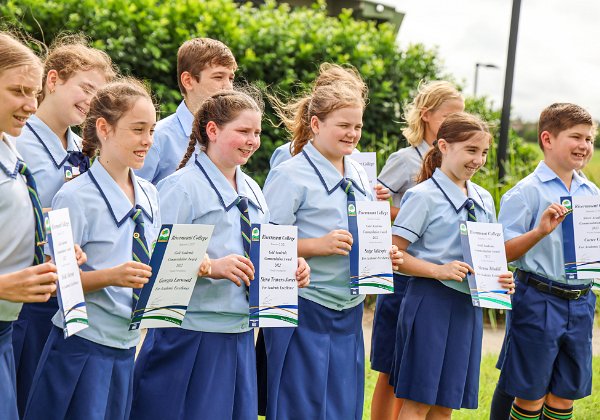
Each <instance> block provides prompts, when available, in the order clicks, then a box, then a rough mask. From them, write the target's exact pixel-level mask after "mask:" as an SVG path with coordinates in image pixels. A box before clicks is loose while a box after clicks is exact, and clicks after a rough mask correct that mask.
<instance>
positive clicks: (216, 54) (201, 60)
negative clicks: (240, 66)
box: [177, 38, 237, 95]
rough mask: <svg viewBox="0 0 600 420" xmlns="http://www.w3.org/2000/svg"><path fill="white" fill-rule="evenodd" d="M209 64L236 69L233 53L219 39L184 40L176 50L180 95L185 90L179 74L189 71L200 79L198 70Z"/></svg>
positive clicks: (184, 92) (197, 79)
mask: <svg viewBox="0 0 600 420" xmlns="http://www.w3.org/2000/svg"><path fill="white" fill-rule="evenodd" d="M209 66H223V67H227V68H230V69H232V70H234V71H235V70H236V69H237V63H236V61H235V57H234V56H233V53H232V52H231V50H230V49H229V47H227V45H225V44H223V43H222V42H221V41H217V40H216V39H211V38H193V39H190V40H188V41H185V42H184V43H183V44H181V46H180V47H179V50H178V51H177V84H178V85H179V91H180V92H181V94H182V95H185V94H186V93H187V92H186V90H185V87H183V85H182V84H181V74H182V73H183V72H185V71H187V72H189V73H190V74H191V75H192V76H193V77H194V78H195V79H196V81H200V72H201V71H202V70H204V69H205V68H207V67H209Z"/></svg>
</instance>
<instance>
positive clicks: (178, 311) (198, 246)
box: [129, 225, 214, 330]
mask: <svg viewBox="0 0 600 420" xmlns="http://www.w3.org/2000/svg"><path fill="white" fill-rule="evenodd" d="M213 228H214V226H212V225H163V226H162V228H161V229H160V234H159V235H158V239H157V240H156V245H155V246H154V250H153V251H152V258H151V259H150V266H152V276H151V277H150V281H149V282H148V283H147V284H146V285H145V286H144V288H143V289H142V292H141V293H140V298H139V300H138V302H137V305H136V307H135V310H134V311H133V315H132V319H131V325H130V326H129V329H130V330H134V329H138V328H169V327H179V326H180V325H181V323H182V322H183V318H184V317H185V313H186V311H187V308H188V304H189V303H190V299H191V297H192V292H193V291H194V286H195V285H196V280H197V279H198V269H199V268H200V264H201V263H202V261H203V260H204V255H205V254H206V249H207V247H208V242H209V241H210V237H211V235H212V232H213Z"/></svg>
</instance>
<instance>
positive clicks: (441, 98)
mask: <svg viewBox="0 0 600 420" xmlns="http://www.w3.org/2000/svg"><path fill="white" fill-rule="evenodd" d="M453 99H460V100H462V99H463V97H462V95H461V94H460V92H459V91H458V90H457V89H456V87H455V86H454V85H453V84H452V83H450V82H446V81H443V80H436V81H432V82H427V83H420V84H419V88H418V93H417V95H416V96H415V98H414V99H413V101H412V102H411V103H410V104H408V105H407V106H406V111H405V113H404V119H405V120H406V123H407V126H406V127H405V128H404V129H403V130H402V134H403V135H404V137H406V140H408V142H409V143H410V145H411V146H415V147H416V146H418V145H419V144H421V142H422V141H423V138H424V137H425V121H423V119H422V115H423V113H424V112H427V111H432V112H433V111H436V110H437V109H438V108H439V107H440V106H441V105H442V104H443V103H444V102H446V101H449V100H453Z"/></svg>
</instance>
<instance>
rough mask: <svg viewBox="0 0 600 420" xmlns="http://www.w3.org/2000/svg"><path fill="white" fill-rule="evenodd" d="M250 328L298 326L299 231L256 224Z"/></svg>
mask: <svg viewBox="0 0 600 420" xmlns="http://www.w3.org/2000/svg"><path fill="white" fill-rule="evenodd" d="M250 259H251V260H252V264H254V280H252V281H251V282H250V290H249V293H250V294H249V297H248V300H249V303H250V312H249V315H250V327H251V328H254V327H297V326H298V282H297V281H296V270H297V269H298V228H297V227H296V226H284V225H269V224H253V225H252V241H251V244H250Z"/></svg>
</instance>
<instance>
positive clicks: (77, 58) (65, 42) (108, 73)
mask: <svg viewBox="0 0 600 420" xmlns="http://www.w3.org/2000/svg"><path fill="white" fill-rule="evenodd" d="M50 70H56V72H57V73H58V77H60V79H61V80H63V81H67V80H68V79H69V78H70V77H72V76H73V75H74V74H75V73H76V72H78V71H88V70H98V71H99V72H100V73H102V75H103V76H104V78H105V79H106V81H107V82H110V81H111V80H112V79H114V77H115V76H116V71H115V68H114V66H113V63H112V60H111V58H110V57H109V56H108V54H106V53H105V52H104V51H100V50H97V49H96V48H91V47H90V46H89V45H88V43H87V40H86V39H85V37H84V36H83V35H61V36H59V37H58V38H56V39H55V40H54V42H53V43H52V46H51V47H50V51H49V52H48V55H47V56H46V60H45V61H44V77H43V79H42V86H44V89H43V90H42V92H41V93H40V96H39V97H38V100H39V101H40V102H42V101H43V100H44V97H45V96H46V89H45V85H46V79H47V77H48V72H49V71H50Z"/></svg>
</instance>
